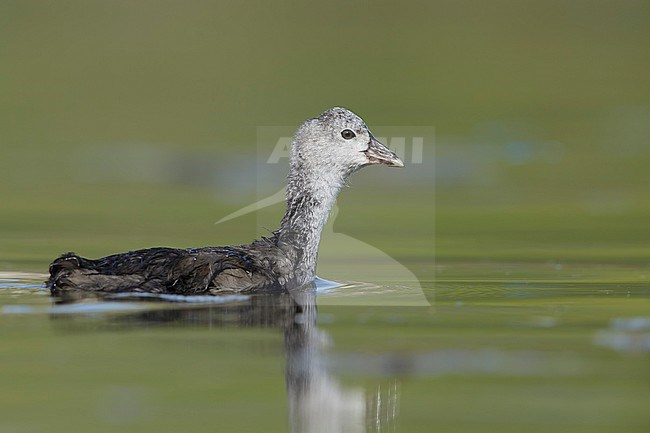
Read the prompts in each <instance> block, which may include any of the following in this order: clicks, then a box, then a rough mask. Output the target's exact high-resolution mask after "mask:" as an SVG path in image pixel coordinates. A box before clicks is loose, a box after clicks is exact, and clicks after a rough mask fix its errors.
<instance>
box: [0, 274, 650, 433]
mask: <svg viewBox="0 0 650 433" xmlns="http://www.w3.org/2000/svg"><path fill="white" fill-rule="evenodd" d="M524 268H525V266H523V265H520V266H519V267H517V266H514V267H512V266H511V267H510V268H509V270H508V271H503V268H500V269H497V267H494V270H493V272H494V274H495V275H494V278H489V279H488V278H484V279H483V280H479V279H476V278H475V277H474V276H473V275H472V270H471V269H466V270H465V271H464V270H463V266H452V267H448V268H445V267H444V266H439V267H438V272H437V274H438V275H439V276H440V277H439V278H438V279H437V280H436V279H434V278H433V274H432V278H431V280H430V281H424V282H415V281H400V282H399V284H397V283H395V282H386V281H384V282H382V281H373V282H364V283H359V282H347V284H343V285H340V286H334V287H333V286H329V287H321V289H320V290H318V291H314V292H306V293H301V294H293V295H292V296H289V295H285V296H279V297H278V296H273V297H268V296H257V297H230V298H228V297H226V298H223V299H212V300H211V302H206V299H200V298H198V299H195V300H193V301H194V302H174V301H175V300H174V299H165V300H158V301H157V302H152V300H151V299H137V298H130V299H128V300H125V299H110V300H104V301H97V300H92V301H87V302H85V303H76V304H57V303H56V302H55V301H56V300H53V299H51V298H50V297H49V295H48V293H47V292H45V291H44V290H43V289H42V288H41V282H42V279H43V277H44V276H43V275H36V274H27V273H7V272H5V273H3V274H2V275H1V276H0V332H1V333H2V345H1V348H0V358H1V364H2V366H3V368H2V374H1V375H2V383H3V389H4V391H3V392H2V393H1V394H0V399H1V401H0V414H1V415H2V416H0V420H1V421H0V431H3V432H4V431H7V432H23V431H25V432H31V431H34V432H64V431H90V430H92V431H100V432H101V431H106V432H108V431H116V430H119V431H125V432H128V431H133V432H145V431H152V432H153V431H156V432H166V431H169V432H172V431H194V432H203V431H206V432H207V431H228V432H247V431H267V432H274V431H277V432H283V431H296V432H298V431H300V432H321V431H322V432H326V431H327V432H335V431H344V432H363V431H367V432H374V431H385V432H393V431H404V432H418V431H422V432H425V431H426V432H429V431H435V430H440V431H476V430H478V429H481V430H482V431H495V432H497V431H498V432H502V431H550V430H556V431H557V430H559V431H585V430H589V431H595V432H600V431H602V432H606V431H626V432H634V431H639V432H640V431H646V429H647V426H648V422H649V421H650V416H649V415H648V413H647V410H646V409H647V406H648V403H650V388H649V387H648V383H650V382H649V380H650V368H649V367H648V366H649V365H650V363H649V361H650V314H649V313H648V312H649V311H650V286H649V285H648V284H647V282H646V281H645V277H642V275H644V272H646V271H647V269H642V268H639V269H634V268H627V269H621V268H608V269H600V268H598V267H593V266H592V267H585V268H581V269H577V268H573V269H569V270H563V271H562V272H561V275H558V270H557V269H556V268H554V267H547V268H548V269H546V271H544V269H536V270H535V269H532V268H531V267H528V269H524ZM542 268H544V267H542ZM517 270H520V271H522V272H524V273H525V274H527V275H535V278H530V279H529V280H524V279H522V278H521V275H517ZM474 271H475V272H476V269H474ZM507 272H509V273H510V275H513V273H514V274H515V276H514V277H512V276H511V277H508V276H507V275H503V274H504V273H507ZM588 272H591V273H592V274H594V275H600V280H601V281H591V280H587V281H577V277H574V278H571V275H584V273H588ZM482 273H483V275H485V274H486V272H485V269H484V270H483V272H482ZM498 274H502V275H500V276H499V278H496V276H497V275H498ZM635 274H638V280H637V281H631V279H632V277H631V276H633V275H635ZM445 275H447V277H444V276H445ZM607 275H610V276H611V278H610V279H608V278H606V277H607ZM622 275H626V278H623V276H622ZM400 288H401V289H402V290H406V291H408V290H412V291H414V292H415V291H417V290H422V294H423V295H424V296H425V298H426V299H427V300H428V303H427V304H426V305H412V306H406V305H403V303H402V300H403V298H402V297H399V296H395V297H394V298H393V295H392V294H394V293H398V292H399V290H400ZM364 292H367V293H368V296H369V298H372V296H373V294H375V295H376V294H379V295H381V294H382V293H383V295H385V296H384V304H383V305H373V304H372V302H370V303H368V304H367V305H363V303H361V302H354V303H353V304H354V305H345V300H346V299H354V298H359V297H362V296H363V293H364ZM391 299H394V302H392V301H391ZM314 303H317V304H318V308H315V307H314Z"/></svg>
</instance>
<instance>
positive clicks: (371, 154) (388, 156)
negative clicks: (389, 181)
mask: <svg viewBox="0 0 650 433" xmlns="http://www.w3.org/2000/svg"><path fill="white" fill-rule="evenodd" d="M363 153H365V154H366V158H368V164H386V165H387V166H389V167H404V163H403V162H402V160H401V159H399V157H398V156H397V155H396V154H395V152H393V151H391V150H390V149H388V148H387V147H386V146H385V145H384V144H382V143H381V142H380V141H379V140H377V139H376V138H375V136H374V135H372V134H370V142H369V143H368V148H367V149H366V150H364V151H363Z"/></svg>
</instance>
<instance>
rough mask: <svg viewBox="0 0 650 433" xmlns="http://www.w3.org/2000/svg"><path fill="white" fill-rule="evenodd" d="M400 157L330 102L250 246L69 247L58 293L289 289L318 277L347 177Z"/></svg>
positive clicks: (51, 282)
mask: <svg viewBox="0 0 650 433" xmlns="http://www.w3.org/2000/svg"><path fill="white" fill-rule="evenodd" d="M379 163H382V164H386V165H389V166H396V167H402V166H403V164H402V162H401V161H400V159H399V158H398V157H397V155H395V154H394V153H393V152H391V151H390V150H388V149H387V148H386V147H385V146H384V145H383V144H381V143H380V142H379V141H377V139H375V137H374V136H373V135H372V134H371V133H370V131H369V130H368V128H367V126H366V125H365V123H364V122H363V121H362V120H361V119H360V118H359V117H357V116H356V115H355V114H354V113H352V112H351V111H348V110H346V109H344V108H338V107H337V108H332V109H330V110H327V111H325V112H324V113H323V114H321V115H320V116H319V117H317V118H315V119H310V120H308V121H306V122H305V123H303V124H302V125H301V126H300V128H299V129H298V130H297V131H296V134H295V136H294V140H293V145H292V155H291V169H290V173H289V176H288V185H287V210H286V213H285V215H284V217H283V219H282V223H281V226H280V229H279V230H278V231H276V232H274V233H273V236H271V237H269V238H262V239H259V240H256V241H254V242H253V243H251V244H249V245H238V246H229V247H204V248H190V249H175V248H150V249H144V250H138V251H130V252H127V253H122V254H114V255H111V256H107V257H103V258H100V259H96V260H90V259H85V258H83V257H80V256H78V255H76V254H74V253H67V254H64V255H62V256H61V257H59V258H58V259H56V260H55V261H54V262H53V263H52V264H51V265H50V277H49V279H48V280H47V282H46V284H47V286H48V287H49V288H50V290H51V292H52V294H53V295H62V294H64V293H66V292H68V291H88V292H103V293H117V292H150V293H174V294H183V295H186V294H220V293H227V292H233V291H234V292H253V291H273V290H284V289H287V288H290V287H295V286H300V285H303V284H306V283H309V282H311V281H313V279H314V277H315V273H316V259H317V256H318V245H319V241H320V233H321V231H322V228H323V226H324V224H325V222H326V220H327V216H328V215H329V212H330V210H331V208H332V206H333V204H334V202H335V200H336V197H337V195H338V193H339V190H340V189H341V187H342V186H343V185H344V184H345V181H346V179H347V178H348V177H349V176H350V175H351V174H352V173H353V172H355V171H356V170H358V169H360V168H362V167H364V166H366V165H369V164H379Z"/></svg>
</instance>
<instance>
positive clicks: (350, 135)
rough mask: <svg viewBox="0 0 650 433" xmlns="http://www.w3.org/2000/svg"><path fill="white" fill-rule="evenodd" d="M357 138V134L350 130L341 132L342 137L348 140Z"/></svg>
mask: <svg viewBox="0 0 650 433" xmlns="http://www.w3.org/2000/svg"><path fill="white" fill-rule="evenodd" d="M356 136H357V134H355V133H354V132H353V131H352V130H350V129H344V130H343V131H341V137H343V138H345V139H346V140H352V139H353V138H354V137H356Z"/></svg>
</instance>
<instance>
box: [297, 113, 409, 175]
mask: <svg viewBox="0 0 650 433" xmlns="http://www.w3.org/2000/svg"><path fill="white" fill-rule="evenodd" d="M291 160H292V161H291V163H292V167H296V166H302V167H303V169H304V168H308V169H311V170H314V171H317V172H321V173H328V174H334V173H338V174H341V175H342V177H343V178H346V177H347V176H349V175H350V174H351V173H353V172H355V171H356V170H358V169H360V168H361V167H364V166H366V165H369V164H386V165H388V166H391V167H403V166H404V164H403V163H402V161H401V160H400V159H399V158H398V157H397V155H396V154H395V153H394V152H391V151H390V150H389V149H388V148H387V147H386V146H385V145H383V144H382V143H380V142H379V141H378V140H377V139H376V138H375V137H374V136H373V135H372V133H371V132H370V130H369V129H368V127H367V126H366V124H365V123H364V121H363V120H361V118H360V117H359V116H357V115H356V114H354V113H353V112H351V111H350V110H346V109H345V108H341V107H335V108H331V109H329V110H327V111H325V112H323V113H322V114H321V115H320V116H318V117H316V118H314V119H310V120H307V121H306V122H305V123H303V124H302V125H301V126H300V128H298V130H297V131H296V134H295V137H294V140H293V147H292V158H291ZM305 166H306V167H305Z"/></svg>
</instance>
